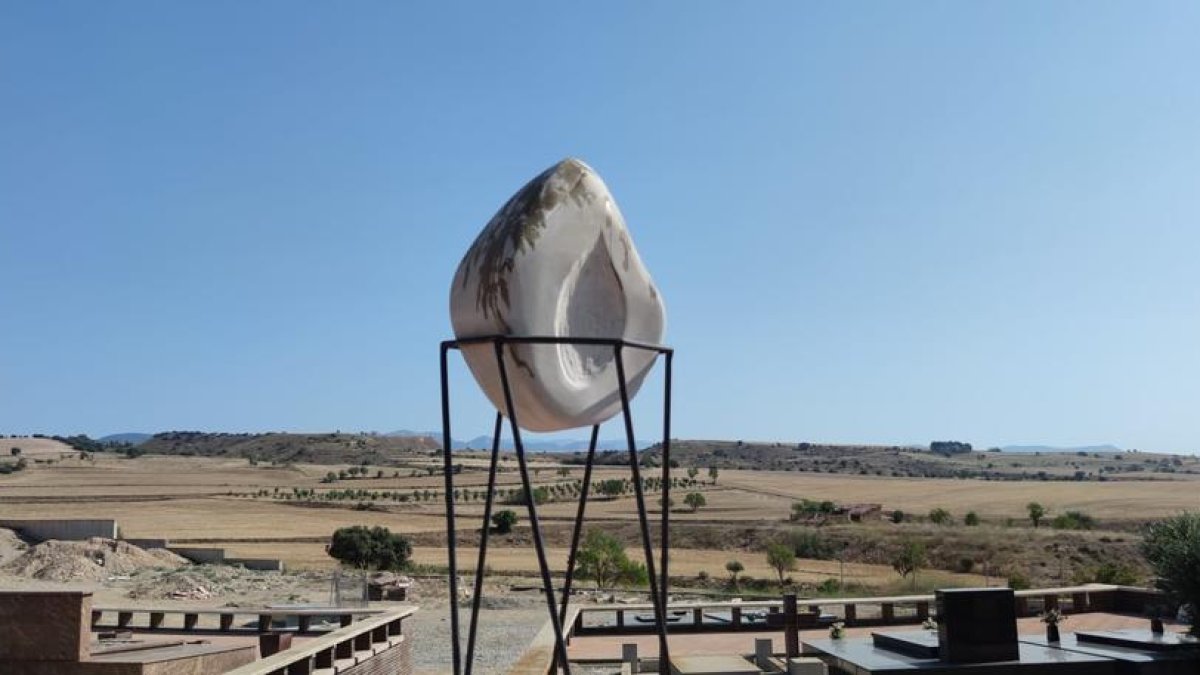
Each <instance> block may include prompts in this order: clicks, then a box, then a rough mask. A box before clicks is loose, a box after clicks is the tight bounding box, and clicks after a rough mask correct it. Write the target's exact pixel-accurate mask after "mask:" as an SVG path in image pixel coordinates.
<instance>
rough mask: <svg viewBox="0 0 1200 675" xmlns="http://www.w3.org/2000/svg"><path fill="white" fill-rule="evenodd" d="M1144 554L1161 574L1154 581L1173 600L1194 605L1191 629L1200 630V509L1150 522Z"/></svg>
mask: <svg viewBox="0 0 1200 675" xmlns="http://www.w3.org/2000/svg"><path fill="white" fill-rule="evenodd" d="M1142 554H1143V555H1145V556H1146V560H1148V561H1149V562H1150V565H1151V566H1152V567H1153V568H1154V573H1155V574H1156V575H1157V576H1158V578H1157V579H1156V580H1155V584H1154V585H1155V586H1156V587H1157V588H1158V589H1159V590H1161V591H1163V592H1164V593H1166V594H1167V596H1168V597H1170V598H1171V599H1172V600H1173V601H1175V602H1177V603H1180V604H1187V605H1190V606H1191V610H1192V611H1191V616H1192V629H1191V632H1192V635H1197V634H1198V633H1200V617H1198V615H1200V513H1196V512H1190V513H1181V514H1179V515H1177V516H1174V517H1171V518H1168V519H1166V520H1163V521H1160V522H1157V523H1153V524H1152V525H1150V527H1149V528H1147V530H1146V534H1145V537H1144V538H1143V539H1142Z"/></svg>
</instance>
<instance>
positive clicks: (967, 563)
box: [954, 558, 975, 574]
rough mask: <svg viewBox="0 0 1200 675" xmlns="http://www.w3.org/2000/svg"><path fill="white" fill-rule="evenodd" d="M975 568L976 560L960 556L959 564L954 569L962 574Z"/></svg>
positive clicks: (968, 572)
mask: <svg viewBox="0 0 1200 675" xmlns="http://www.w3.org/2000/svg"><path fill="white" fill-rule="evenodd" d="M973 569H975V561H974V560H972V559H970V558H959V559H958V564H957V565H955V566H954V571H956V572H961V573H962V574H970V573H971V570H973Z"/></svg>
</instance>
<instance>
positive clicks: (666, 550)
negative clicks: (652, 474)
mask: <svg viewBox="0 0 1200 675" xmlns="http://www.w3.org/2000/svg"><path fill="white" fill-rule="evenodd" d="M673 357H674V353H673V352H667V355H666V357H665V361H666V371H665V373H664V379H663V439H662V482H663V483H662V497H663V512H662V538H661V539H660V540H659V546H661V547H662V555H661V556H660V563H661V564H662V581H661V582H660V583H659V588H658V590H659V592H660V593H662V600H661V601H660V602H661V603H662V607H663V611H664V612H665V611H666V608H667V588H668V579H669V577H668V575H667V565H668V563H669V561H670V559H671V555H670V553H671V539H670V523H671V508H670V506H669V505H670V503H671V359H672V358H673Z"/></svg>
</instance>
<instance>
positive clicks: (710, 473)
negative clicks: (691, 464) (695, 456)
mask: <svg viewBox="0 0 1200 675" xmlns="http://www.w3.org/2000/svg"><path fill="white" fill-rule="evenodd" d="M720 473H721V472H720V471H717V467H715V466H710V467H708V477H709V478H710V479H711V480H712V484H713V485H716V484H717V476H719V475H720Z"/></svg>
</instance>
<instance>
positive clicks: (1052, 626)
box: [1039, 607, 1067, 642]
mask: <svg viewBox="0 0 1200 675" xmlns="http://www.w3.org/2000/svg"><path fill="white" fill-rule="evenodd" d="M1039 616H1040V617H1041V619H1042V623H1044V624H1046V641H1047V642H1058V641H1059V635H1058V624H1060V623H1062V622H1063V621H1066V620H1067V617H1065V616H1063V613H1062V612H1060V611H1058V608H1057V607H1052V608H1050V609H1048V610H1046V611H1044V612H1042V613H1041V614H1040V615H1039Z"/></svg>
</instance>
